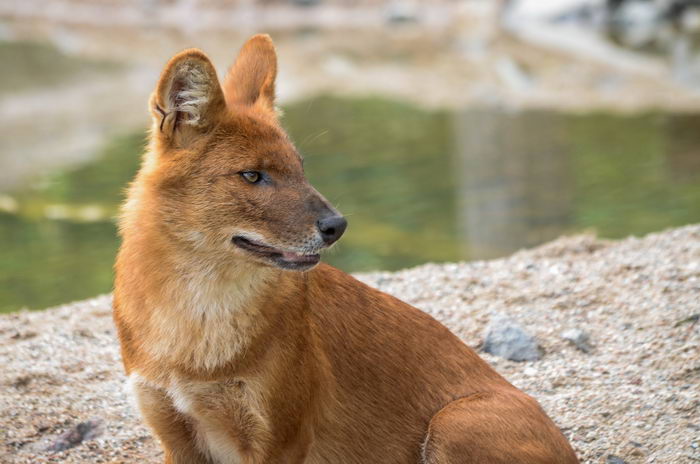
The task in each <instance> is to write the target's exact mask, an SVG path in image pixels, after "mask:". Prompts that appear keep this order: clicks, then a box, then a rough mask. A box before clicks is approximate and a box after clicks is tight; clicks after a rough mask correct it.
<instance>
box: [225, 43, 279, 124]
mask: <svg viewBox="0 0 700 464" xmlns="http://www.w3.org/2000/svg"><path fill="white" fill-rule="evenodd" d="M276 77H277V54H276V53H275V46H274V44H273V43H272V39H271V38H270V36H269V35H267V34H258V35H254V36H253V37H251V38H250V39H249V40H248V41H247V42H246V43H245V45H243V48H241V51H240V52H239V53H238V58H236V62H235V63H234V64H233V66H231V69H229V72H228V74H227V75H226V79H225V80H224V93H225V94H226V103H227V104H228V105H229V106H234V105H247V106H252V105H256V106H258V105H259V106H260V107H261V109H264V110H269V111H274V108H275V78H276Z"/></svg>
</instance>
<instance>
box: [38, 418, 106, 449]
mask: <svg viewBox="0 0 700 464" xmlns="http://www.w3.org/2000/svg"><path fill="white" fill-rule="evenodd" d="M101 433H102V420H101V419H98V418H93V419H90V420H89V421H86V422H81V423H79V424H77V425H75V426H73V427H71V428H70V429H68V430H66V431H65V432H63V433H62V434H61V435H59V436H58V438H56V440H55V441H54V442H53V443H51V445H49V446H48V448H47V449H46V450H47V451H63V450H67V449H69V448H73V447H74V446H78V445H79V444H81V443H82V442H83V441H86V440H92V439H94V438H96V437H97V436H98V435H100V434H101Z"/></svg>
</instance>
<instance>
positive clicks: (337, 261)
mask: <svg viewBox="0 0 700 464" xmlns="http://www.w3.org/2000/svg"><path fill="white" fill-rule="evenodd" d="M283 122H284V125H285V126H286V127H287V129H288V130H289V132H290V134H291V135H292V137H293V139H294V140H295V141H296V143H297V146H298V147H299V149H300V151H301V152H302V153H303V154H304V156H305V158H306V167H307V174H308V176H309V178H310V180H311V181H312V183H314V184H315V185H316V186H317V188H318V189H319V190H320V191H321V192H323V193H324V194H325V195H326V197H327V198H329V200H331V201H332V202H334V203H335V204H336V205H337V206H338V207H339V208H340V210H341V211H343V212H344V213H345V214H346V215H347V216H348V218H349V223H350V226H349V229H348V231H347V233H346V236H344V237H343V240H341V241H340V243H339V244H338V246H337V247H336V248H335V249H334V250H332V252H331V253H329V254H328V255H327V256H326V258H325V259H326V260H327V261H329V262H331V263H332V264H334V265H336V266H339V267H341V268H343V269H345V270H348V271H365V270H372V269H399V268H403V267H407V266H412V265H416V264H420V263H424V262H427V261H455V260H460V259H475V258H483V257H493V256H502V255H505V254H508V253H511V252H512V251H514V250H517V249H518V248H521V247H524V246H530V245H535V244H538V243H541V242H543V241H546V240H549V239H551V238H554V237H556V236H558V235H560V234H561V233H568V232H575V231H579V230H582V229H590V228H593V229H596V230H597V231H598V232H599V233H600V234H601V235H602V236H605V237H622V236H626V235H629V234H644V233H647V232H651V231H655V230H659V229H662V228H665V227H670V226H678V225H683V224H687V223H692V222H698V221H700V208H698V205H700V182H698V181H700V150H698V148H697V147H700V132H698V131H697V130H695V128H696V127H697V124H699V123H700V117H699V116H696V115H655V114H648V115H640V116H620V115H611V114H602V113H600V114H588V115H569V114H561V113H555V112H544V111H539V112H533V111H529V112H521V113H512V112H504V111H502V110H500V109H493V108H492V109H489V108H482V109H470V110H464V111H461V112H458V113H455V114H452V113H449V112H447V111H428V110H425V109H421V108H418V107H415V106H412V105H408V104H405V103H402V102H396V101H391V100H384V99H379V98H364V99H361V98H359V99H358V98H334V97H319V98H314V99H310V100H306V101H302V102H298V103H295V104H293V105H288V106H287V107H286V108H285V116H284V120H283ZM40 142H41V141H38V143H40ZM143 143H144V131H143V130H141V129H138V130H135V131H128V132H127V133H125V134H123V135H120V136H116V137H110V138H109V139H108V140H107V141H105V142H104V143H103V146H102V148H101V150H99V151H98V152H96V153H95V154H94V158H93V159H94V160H93V161H88V162H84V163H82V164H79V165H77V166H75V165H73V164H71V163H72V162H71V163H69V164H68V165H67V166H65V167H63V168H55V169H53V170H52V171H51V172H50V173H48V174H42V175H40V176H38V177H37V178H36V179H34V181H33V182H32V183H31V184H30V185H29V186H20V187H15V188H9V187H5V188H4V189H3V188H0V200H2V201H0V210H1V209H5V210H6V212H5V213H0V239H1V240H2V243H4V244H5V246H3V247H2V248H0V311H9V310H15V309H18V308H20V307H24V306H26V307H30V308H41V307H45V306H48V305H52V304H58V303H62V302H65V301H69V300H73V299H78V298H84V297H89V296H92V295H95V294H97V293H100V292H106V291H109V290H110V288H111V282H112V275H111V265H112V260H113V255H114V252H115V250H116V248H117V245H118V244H117V239H116V236H115V227H114V224H113V222H112V220H111V219H110V218H111V217H113V215H114V214H115V213H116V207H117V205H118V203H119V201H120V198H121V191H122V188H123V187H124V185H125V184H126V183H127V182H128V181H129V180H130V179H131V178H132V177H133V174H134V172H135V170H136V169H137V166H138V162H139V155H140V153H141V151H142V149H143ZM15 155H16V154H15V153H13V152H12V151H11V150H10V149H8V148H6V146H1V147H0V169H2V168H3V167H4V166H5V165H6V164H7V163H8V162H9V161H8V160H10V159H11V157H12V156H15ZM71 166H72V167H71ZM2 195H4V196H2ZM3 205H4V206H3ZM8 205H9V206H8ZM52 218H53V219H52Z"/></svg>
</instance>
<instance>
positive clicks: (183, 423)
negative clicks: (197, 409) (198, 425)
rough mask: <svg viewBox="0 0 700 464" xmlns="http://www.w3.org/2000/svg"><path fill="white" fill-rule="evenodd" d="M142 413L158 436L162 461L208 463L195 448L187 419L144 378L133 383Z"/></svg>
mask: <svg viewBox="0 0 700 464" xmlns="http://www.w3.org/2000/svg"><path fill="white" fill-rule="evenodd" d="M133 391H134V394H135V396H136V401H137V403H138V406H139V409H140V410H141V415H142V416H143V418H144V420H145V421H146V423H147V424H148V426H149V427H150V428H151V430H153V432H154V433H155V434H156V436H157V437H158V438H159V439H160V442H161V444H162V446H163V451H164V453H165V464H211V462H212V461H211V460H210V459H209V458H208V457H207V456H206V455H204V454H203V453H202V452H201V451H200V450H199V449H198V448H197V443H196V437H195V432H194V428H193V426H192V423H191V422H190V420H189V419H188V418H187V417H185V416H184V415H183V414H181V413H180V412H178V411H177V410H176V409H175V407H174V406H173V403H172V400H171V399H170V397H168V395H166V394H165V393H164V392H163V391H162V390H159V389H157V388H154V387H151V386H150V385H147V384H145V383H143V382H135V383H134V387H133Z"/></svg>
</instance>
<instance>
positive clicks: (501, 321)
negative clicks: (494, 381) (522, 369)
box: [483, 313, 542, 361]
mask: <svg viewBox="0 0 700 464" xmlns="http://www.w3.org/2000/svg"><path fill="white" fill-rule="evenodd" d="M483 350H484V351H485V352H487V353H491V354H493V355H496V356H500V357H501V358H505V359H509V360H511V361H537V360H538V359H540V358H541V357H542V354H541V353H540V349H539V347H538V346H537V341H535V338H534V337H533V336H532V335H530V334H528V333H527V332H525V330H524V329H523V328H522V327H520V326H519V325H518V324H517V323H516V322H514V321H512V320H511V319H509V318H508V317H507V316H505V315H503V314H498V313H497V314H494V315H493V316H492V317H491V322H490V323H489V326H488V328H487V329H486V335H485V337H484V345H483Z"/></svg>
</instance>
